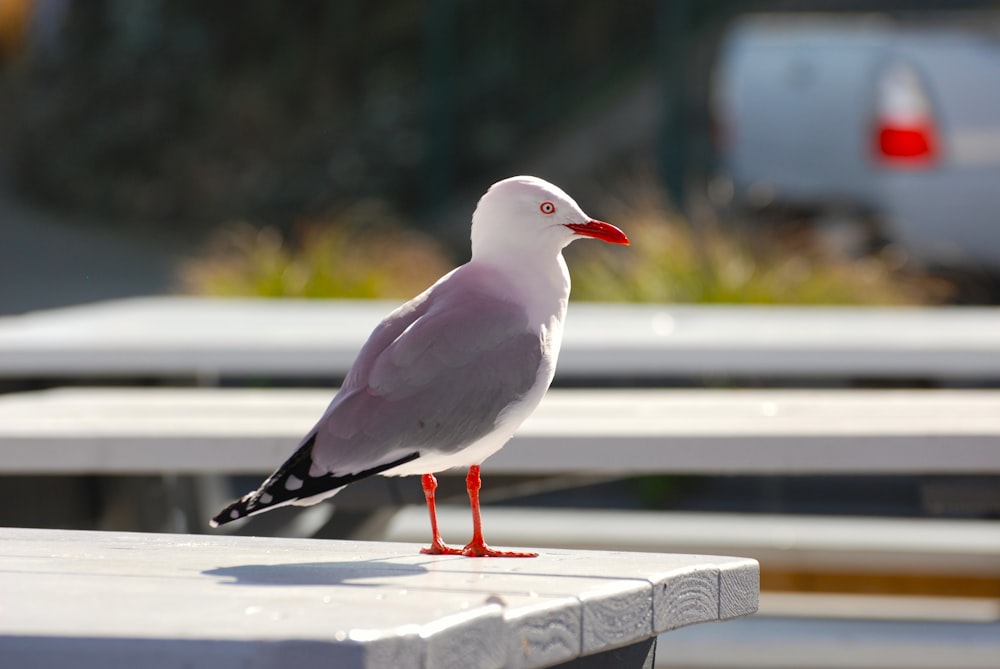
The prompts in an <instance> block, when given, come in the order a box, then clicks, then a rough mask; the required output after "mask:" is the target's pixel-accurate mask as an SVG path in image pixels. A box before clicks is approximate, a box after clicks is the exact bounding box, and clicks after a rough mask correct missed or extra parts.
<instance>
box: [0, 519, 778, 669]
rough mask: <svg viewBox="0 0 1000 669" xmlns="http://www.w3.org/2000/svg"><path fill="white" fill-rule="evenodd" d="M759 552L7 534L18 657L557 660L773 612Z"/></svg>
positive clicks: (10, 636)
mask: <svg viewBox="0 0 1000 669" xmlns="http://www.w3.org/2000/svg"><path fill="white" fill-rule="evenodd" d="M758 574H759V572H758V565H757V563H756V562H755V561H754V560H749V559H746V558H729V557H706V556H693V555H663V554H652V553H605V552H591V551H568V550H546V551H544V552H543V553H542V554H541V556H540V557H538V558H534V559H514V558H496V559H472V558H462V557H452V556H434V557H431V556H425V555H420V554H419V553H418V547H417V546H416V545H412V544H393V543H361V542H344V541H328V540H310V539H264V538H252V537H226V536H195V535H156V534H130V533H110V532H83V531H66V530H33V529H9V528H8V529H0V657H3V658H4V660H5V661H4V664H5V666H7V665H8V663H9V666H11V667H15V666H16V667H26V666H27V667H31V666H74V667H90V666H101V667H108V666H135V667H138V666H142V667H175V666H195V665H198V666H213V667H227V666H254V667H269V666H274V667H294V666H297V665H301V666H336V667H451V666H462V667H504V666H508V667H541V666H549V665H552V664H554V663H559V662H564V661H567V660H570V659H573V658H576V657H579V656H584V655H589V654H593V653H597V652H601V651H605V650H607V649H610V648H616V647H624V646H628V645H630V644H634V643H636V642H640V641H642V640H645V639H649V638H651V637H652V636H654V635H656V634H659V633H662V632H664V631H667V630H671V629H674V628H677V627H679V626H682V625H690V624H693V623H701V622H709V621H717V620H726V619H728V618H734V617H739V616H744V615H748V614H750V613H753V612H754V611H755V610H756V606H757V597H758V589H759V576H758Z"/></svg>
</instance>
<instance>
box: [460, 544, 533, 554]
mask: <svg viewBox="0 0 1000 669" xmlns="http://www.w3.org/2000/svg"><path fill="white" fill-rule="evenodd" d="M460 552H461V554H462V555H464V556H465V557H510V558H532V557H538V553H522V552H519V551H499V550H496V549H495V548H490V547H489V546H487V545H486V543H485V542H476V541H470V542H469V543H468V544H467V545H466V546H465V548H463V549H462V550H461V551H460Z"/></svg>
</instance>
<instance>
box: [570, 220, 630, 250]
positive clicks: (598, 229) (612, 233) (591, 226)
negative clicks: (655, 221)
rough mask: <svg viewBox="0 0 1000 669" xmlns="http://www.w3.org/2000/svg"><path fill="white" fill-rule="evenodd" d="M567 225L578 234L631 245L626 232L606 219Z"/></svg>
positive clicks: (612, 242)
mask: <svg viewBox="0 0 1000 669" xmlns="http://www.w3.org/2000/svg"><path fill="white" fill-rule="evenodd" d="M566 227H567V228H569V229H570V230H572V231H573V232H575V233H576V234H578V235H582V236H584V237H593V238H594V239H600V240H601V241H602V242H607V243H609V244H624V245H625V246H628V245H629V241H628V237H626V236H625V233H624V232H622V231H621V230H619V229H618V228H616V227H615V226H613V225H611V224H610V223H605V222H604V221H587V222H586V223H567V224H566Z"/></svg>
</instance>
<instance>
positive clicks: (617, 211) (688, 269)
mask: <svg viewBox="0 0 1000 669" xmlns="http://www.w3.org/2000/svg"><path fill="white" fill-rule="evenodd" d="M609 211H610V212H611V213H609V214H608V220H609V221H610V222H613V223H615V224H617V225H619V227H622V228H623V229H624V230H625V231H626V233H627V234H628V235H629V237H630V239H631V241H632V244H631V246H629V247H627V248H622V247H616V248H607V247H604V246H603V245H601V246H596V245H593V244H585V243H578V244H574V245H572V246H571V247H570V248H569V249H568V250H567V255H568V256H570V257H569V258H568V264H569V267H570V273H571V275H572V278H573V295H574V297H575V298H576V299H578V300H590V301H629V302H673V303H728V304H789V305H810V304H839V305H852V304H853V305H866V304H867V305H900V304H922V303H928V302H935V301H939V300H940V299H941V297H942V295H943V292H942V291H943V287H942V286H941V285H939V284H937V283H934V282H931V281H930V280H927V279H923V278H920V277H916V276H912V275H910V274H907V273H904V272H902V271H900V269H899V268H898V267H896V264H895V262H894V260H893V258H892V257H891V256H879V255H872V256H866V257H862V258H856V259H855V258H847V257H843V256H839V255H837V254H836V253H834V252H832V251H829V250H825V249H824V248H823V247H822V245H821V244H820V243H819V242H818V241H817V240H816V239H815V238H814V237H813V236H811V235H809V234H805V233H795V234H791V235H789V234H785V235H781V234H778V233H777V232H776V231H774V230H769V229H764V228H759V229H753V230H751V229H750V228H749V227H747V226H744V227H742V228H739V229H737V228H734V227H728V226H727V227H723V226H721V225H720V224H718V223H716V222H715V221H712V220H705V221H702V222H701V223H700V224H699V225H694V224H693V223H692V222H690V221H688V220H685V219H683V218H681V217H679V216H678V215H677V214H676V213H674V212H673V211H672V210H671V208H670V207H669V206H668V205H667V203H666V200H665V198H664V196H663V194H662V192H661V191H660V190H658V189H656V188H650V187H643V186H641V185H640V186H639V187H638V188H637V189H635V192H634V193H632V197H630V198H629V200H628V203H627V204H622V203H619V204H618V205H617V206H611V207H609Z"/></svg>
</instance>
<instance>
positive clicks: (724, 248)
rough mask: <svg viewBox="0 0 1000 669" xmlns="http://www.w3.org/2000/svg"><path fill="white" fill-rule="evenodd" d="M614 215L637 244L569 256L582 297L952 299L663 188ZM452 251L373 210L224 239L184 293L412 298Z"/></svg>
mask: <svg viewBox="0 0 1000 669" xmlns="http://www.w3.org/2000/svg"><path fill="white" fill-rule="evenodd" d="M633 190H634V191H635V192H633V193H630V194H629V196H628V197H627V198H625V199H624V200H623V201H622V202H620V203H618V204H617V205H616V204H609V206H607V207H605V208H603V209H602V213H604V212H607V216H606V217H607V219H608V220H609V221H611V222H613V223H615V224H617V225H619V227H622V228H623V229H624V230H625V231H626V233H627V234H628V235H629V237H630V238H631V240H632V245H631V246H629V247H611V246H609V245H606V244H598V243H595V242H592V241H587V240H582V241H580V242H578V243H576V244H573V245H571V246H570V247H569V249H568V250H567V255H568V256H569V258H568V264H569V266H570V271H571V273H572V278H573V297H574V299H577V300H590V301H632V302H673V303H730V304H792V305H809V304H843V305H851V304H854V305H900V304H922V303H929V302H937V301H941V299H942V296H943V295H944V293H943V292H942V287H941V286H940V285H939V284H934V283H933V282H931V281H929V280H927V279H922V278H920V277H916V276H913V275H911V274H907V273H904V272H902V271H901V270H899V269H898V268H897V267H895V265H894V264H893V263H892V261H891V258H888V257H883V256H868V257H864V258H860V259H851V258H846V257H841V256H838V255H836V254H834V253H832V252H829V251H825V250H823V249H822V247H821V245H820V244H818V243H817V242H816V241H815V240H814V239H813V238H812V237H811V236H808V235H804V234H798V235H792V236H779V235H777V234H774V233H773V232H768V231H766V230H763V229H755V230H753V231H752V234H750V232H749V231H748V229H744V230H743V232H738V231H737V230H735V229H732V228H730V227H725V228H724V227H722V226H720V225H718V224H715V223H703V224H702V225H699V226H695V225H693V224H692V223H691V222H689V221H687V220H684V219H682V218H680V217H679V216H677V215H676V214H675V213H673V211H672V210H671V209H670V207H669V206H668V205H667V204H666V201H665V198H664V196H663V195H662V191H660V190H659V189H658V188H657V187H655V186H649V185H648V184H646V185H643V184H641V183H640V184H639V185H638V187H637V188H635V189H633ZM453 266H454V265H453V263H452V261H451V260H450V259H449V258H448V256H447V254H446V253H445V252H444V250H443V249H442V247H441V246H440V245H438V244H437V243H436V242H434V241H433V240H432V239H430V238H429V237H427V236H426V235H423V234H421V233H418V232H416V231H414V230H412V229H407V228H406V227H405V226H404V225H403V224H402V222H400V221H399V220H397V219H395V218H394V217H393V215H392V214H391V212H390V211H389V210H388V209H387V207H385V206H384V205H381V204H379V203H377V202H363V203H361V204H358V205H356V206H354V207H350V208H347V209H345V210H343V211H342V212H341V213H340V214H339V215H338V216H337V217H335V218H333V219H329V220H323V221H315V222H311V223H306V224H304V225H301V226H299V227H298V228H297V231H296V232H295V233H294V234H290V235H283V234H282V233H280V232H278V231H277V230H276V229H273V228H261V229H257V228H254V227H252V226H250V225H248V224H238V225H235V226H229V227H227V228H224V229H223V230H222V231H220V232H219V233H217V234H216V235H215V238H214V239H213V241H212V242H211V243H210V244H209V246H208V248H207V249H206V250H205V252H204V253H203V254H201V255H200V256H199V257H197V258H193V259H191V260H189V261H188V262H186V263H185V264H184V265H183V267H182V269H181V278H182V282H183V285H184V288H185V289H186V290H187V291H188V292H192V293H196V294H209V295H220V296H262V297H308V298H332V297H341V298H378V297H390V298H406V297H411V296H413V295H415V294H416V293H417V292H419V291H420V290H422V289H423V288H425V287H426V286H428V285H430V284H431V283H432V282H433V281H435V280H436V279H437V278H438V277H439V276H441V275H442V274H444V273H445V272H446V271H448V270H449V269H451V267H453Z"/></svg>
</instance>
